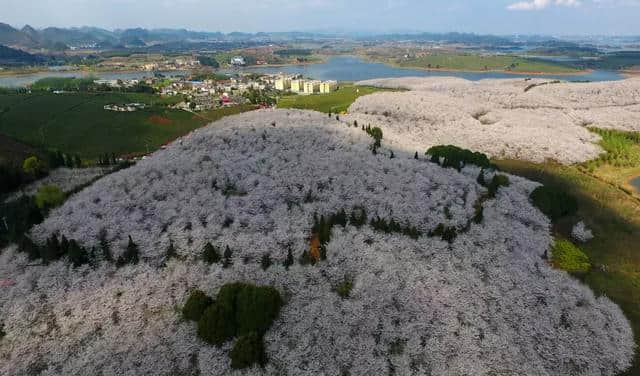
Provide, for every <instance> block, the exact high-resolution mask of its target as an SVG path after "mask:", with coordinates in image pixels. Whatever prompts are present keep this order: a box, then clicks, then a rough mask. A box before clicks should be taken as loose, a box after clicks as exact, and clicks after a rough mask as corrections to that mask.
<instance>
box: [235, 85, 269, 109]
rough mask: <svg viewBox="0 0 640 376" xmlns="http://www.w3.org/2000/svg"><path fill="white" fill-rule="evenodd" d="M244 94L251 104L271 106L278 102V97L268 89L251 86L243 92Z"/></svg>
mask: <svg viewBox="0 0 640 376" xmlns="http://www.w3.org/2000/svg"><path fill="white" fill-rule="evenodd" d="M242 96H243V97H245V98H247V99H248V100H249V102H251V104H258V105H268V106H271V105H274V104H275V103H276V99H275V98H274V97H272V96H271V95H270V94H269V92H268V91H266V90H260V89H254V88H249V89H248V90H247V91H245V92H244V93H242Z"/></svg>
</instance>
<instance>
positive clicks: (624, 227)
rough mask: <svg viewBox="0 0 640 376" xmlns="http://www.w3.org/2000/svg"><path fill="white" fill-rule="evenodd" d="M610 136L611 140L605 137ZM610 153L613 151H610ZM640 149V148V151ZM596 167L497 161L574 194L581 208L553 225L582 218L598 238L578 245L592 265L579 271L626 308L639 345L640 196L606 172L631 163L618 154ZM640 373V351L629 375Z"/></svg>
mask: <svg viewBox="0 0 640 376" xmlns="http://www.w3.org/2000/svg"><path fill="white" fill-rule="evenodd" d="M603 142H605V143H606V142H607V141H603ZM607 155H609V153H608V154H607ZM639 155H640V154H639ZM602 160H604V161H606V162H602V163H601V164H600V165H599V166H598V167H596V168H595V169H591V168H590V166H589V164H584V165H579V166H563V165H559V164H555V163H552V162H547V163H544V164H534V163H529V162H522V161H505V160H503V161H495V163H496V164H497V165H498V167H499V168H500V169H501V170H504V171H507V172H510V173H513V174H516V175H520V176H524V177H527V178H529V179H531V180H535V181H538V182H541V183H543V184H545V185H546V186H549V187H552V188H554V189H558V190H562V191H565V192H568V193H570V194H572V195H574V196H575V197H576V198H577V200H578V212H577V213H576V215H574V216H572V217H566V218H562V219H561V220H559V221H558V223H556V224H555V225H554V228H553V231H554V233H555V235H556V236H557V237H562V238H569V237H570V232H571V229H572V226H573V225H574V224H575V223H576V222H578V221H579V220H584V222H585V223H586V224H587V226H588V227H589V228H591V229H592V230H593V233H594V235H595V238H594V239H593V240H591V241H589V242H587V243H585V244H580V248H581V249H582V250H583V251H584V253H586V254H587V256H588V257H589V259H590V261H591V265H592V267H591V268H590V269H589V271H588V272H587V273H580V274H576V277H577V278H580V279H581V280H582V281H584V282H585V283H586V284H587V285H589V286H590V287H591V289H592V290H593V291H594V292H595V293H596V294H597V295H602V294H603V295H606V296H608V297H609V298H611V299H612V300H613V301H614V302H616V303H617V304H618V305H619V306H620V307H621V308H622V310H623V311H624V313H625V315H626V316H627V318H628V319H629V321H630V322H631V325H632V327H633V330H634V334H635V338H636V343H637V344H638V345H640V201H638V197H637V196H636V195H635V194H634V193H631V192H629V191H625V190H623V189H621V187H618V186H617V185H616V184H612V183H611V182H609V181H607V180H606V179H605V178H606V176H605V175H604V173H605V172H606V174H608V175H611V176H620V175H621V174H623V173H624V171H626V169H629V168H631V167H618V166H616V162H615V160H616V159H615V158H614V157H608V156H606V155H605V156H603V158H602ZM638 374H640V356H639V355H636V359H635V362H634V367H633V368H632V369H631V370H630V371H629V372H627V375H638Z"/></svg>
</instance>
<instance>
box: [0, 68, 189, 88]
mask: <svg viewBox="0 0 640 376" xmlns="http://www.w3.org/2000/svg"><path fill="white" fill-rule="evenodd" d="M154 73H160V74H163V75H165V76H167V77H173V76H181V75H185V74H188V73H189V72H188V71H161V72H147V71H139V72H83V71H58V70H51V71H48V72H38V73H31V74H20V75H15V76H0V87H21V86H27V85H31V84H32V83H34V82H36V81H38V80H39V79H41V78H45V77H89V76H92V77H96V78H100V79H103V80H139V79H141V78H145V77H153V74H154Z"/></svg>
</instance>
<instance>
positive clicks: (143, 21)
mask: <svg viewBox="0 0 640 376" xmlns="http://www.w3.org/2000/svg"><path fill="white" fill-rule="evenodd" d="M0 9H1V10H2V11H1V12H0V22H5V23H9V24H11V25H14V26H22V25H24V24H30V25H32V26H34V27H44V26H61V27H66V26H82V25H90V26H99V27H105V28H109V29H113V28H123V27H135V26H141V27H149V28H157V27H170V28H187V29H192V30H209V31H223V32H228V31H247V32H255V31H291V30H301V31H308V30H341V31H378V32H387V31H399V30H403V31H408V30H413V31H433V32H445V31H459V32H476V33H493V34H548V35H559V34H563V35H570V34H571V35H577V34H606V35H614V34H622V35H631V34H633V35H640V0H225V1H221V0H0Z"/></svg>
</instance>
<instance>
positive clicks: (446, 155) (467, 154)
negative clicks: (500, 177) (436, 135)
mask: <svg viewBox="0 0 640 376" xmlns="http://www.w3.org/2000/svg"><path fill="white" fill-rule="evenodd" d="M425 154H426V155H430V156H431V162H434V163H437V164H439V165H440V166H442V167H453V168H455V169H456V170H458V171H460V170H461V169H462V167H464V166H465V165H467V164H472V165H476V166H478V167H482V168H491V169H496V168H495V166H493V165H492V164H491V162H490V161H489V158H487V156H486V155H484V154H482V153H479V152H473V151H471V150H467V149H462V148H459V147H457V146H454V145H438V146H434V147H431V148H429V150H427V152H426V153H425Z"/></svg>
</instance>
